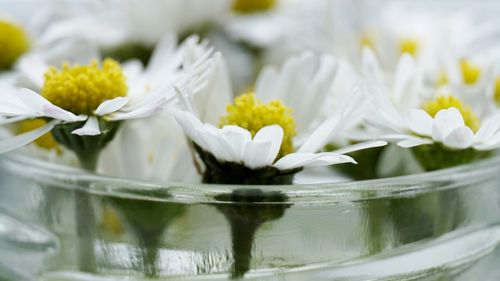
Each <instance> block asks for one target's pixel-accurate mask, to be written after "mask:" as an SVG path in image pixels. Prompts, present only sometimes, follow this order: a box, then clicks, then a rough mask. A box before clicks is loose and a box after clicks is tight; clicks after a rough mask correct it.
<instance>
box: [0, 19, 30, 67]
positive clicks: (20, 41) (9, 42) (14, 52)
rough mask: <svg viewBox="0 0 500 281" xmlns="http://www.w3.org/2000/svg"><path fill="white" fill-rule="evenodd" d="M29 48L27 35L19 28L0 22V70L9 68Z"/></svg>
mask: <svg viewBox="0 0 500 281" xmlns="http://www.w3.org/2000/svg"><path fill="white" fill-rule="evenodd" d="M29 47H30V42H29V38H28V35H27V34H26V32H24V30H23V29H22V28H21V27H20V26H17V25H15V24H13V23H10V22H8V21H4V20H0V69H8V68H10V67H11V66H12V65H13V64H14V63H15V62H16V61H17V59H18V58H19V57H20V56H21V55H22V54H24V53H26V52H27V51H28V49H29Z"/></svg>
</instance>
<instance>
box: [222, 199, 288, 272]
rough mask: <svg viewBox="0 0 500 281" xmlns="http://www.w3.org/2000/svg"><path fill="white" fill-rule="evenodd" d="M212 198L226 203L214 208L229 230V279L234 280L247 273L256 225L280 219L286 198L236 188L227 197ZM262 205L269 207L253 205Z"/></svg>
mask: <svg viewBox="0 0 500 281" xmlns="http://www.w3.org/2000/svg"><path fill="white" fill-rule="evenodd" d="M216 199H217V200H220V201H225V202H230V204H221V205H218V206H217V209H219V211H221V212H222V213H223V214H224V216H225V217H226V219H227V220H228V222H229V224H230V227H231V239H232V250H233V259H234V263H233V268H232V272H231V278H232V279H238V278H241V277H243V276H244V275H245V273H247V272H248V270H250V264H251V261H252V246H253V244H254V239H255V238H254V237H255V233H256V232H257V230H258V229H259V227H260V225H261V224H263V223H265V222H269V221H273V220H278V219H280V218H281V217H283V215H284V213H285V209H287V208H289V207H290V205H289V204H285V202H286V201H287V197H286V196H285V195H284V194H281V193H280V192H273V191H271V192H263V191H261V190H259V189H237V190H234V191H233V192H232V193H230V194H221V195H218V196H216ZM265 202H267V203H270V204H263V205H259V204H256V203H265ZM271 203H274V204H271Z"/></svg>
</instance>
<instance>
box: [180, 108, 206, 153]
mask: <svg viewBox="0 0 500 281" xmlns="http://www.w3.org/2000/svg"><path fill="white" fill-rule="evenodd" d="M174 116H175V119H176V120H177V122H178V123H179V125H181V127H182V128H183V129H184V132H185V133H186V135H187V136H188V137H189V138H190V139H191V140H192V141H193V142H194V143H196V144H198V145H199V146H200V147H201V148H202V149H205V150H207V149H208V147H207V146H205V145H204V143H203V141H202V140H201V139H200V136H199V135H198V131H201V130H202V129H203V124H202V123H201V122H200V120H198V118H196V116H195V115H194V114H192V113H190V112H187V111H178V112H175V114H174Z"/></svg>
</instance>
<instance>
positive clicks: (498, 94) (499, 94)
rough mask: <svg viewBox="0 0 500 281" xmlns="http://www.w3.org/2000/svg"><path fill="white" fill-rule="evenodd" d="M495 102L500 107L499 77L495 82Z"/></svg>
mask: <svg viewBox="0 0 500 281" xmlns="http://www.w3.org/2000/svg"><path fill="white" fill-rule="evenodd" d="M494 94H495V96H494V98H495V101H496V102H497V105H500V77H497V79H496V80H495V92H494Z"/></svg>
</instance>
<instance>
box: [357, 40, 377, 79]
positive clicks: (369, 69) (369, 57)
mask: <svg viewBox="0 0 500 281" xmlns="http://www.w3.org/2000/svg"><path fill="white" fill-rule="evenodd" d="M361 56H362V63H363V75H365V76H366V77H367V78H369V79H373V80H375V81H381V79H382V69H381V67H380V63H379V61H378V59H377V56H376V55H375V53H374V52H373V50H372V49H371V48H369V47H364V48H363V51H362V55H361Z"/></svg>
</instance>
